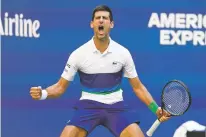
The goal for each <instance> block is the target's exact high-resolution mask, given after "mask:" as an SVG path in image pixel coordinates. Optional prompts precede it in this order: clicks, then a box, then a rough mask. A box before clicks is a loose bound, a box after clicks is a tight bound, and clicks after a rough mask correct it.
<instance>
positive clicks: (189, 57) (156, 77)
mask: <svg viewBox="0 0 206 137" xmlns="http://www.w3.org/2000/svg"><path fill="white" fill-rule="evenodd" d="M99 4H107V5H109V6H110V7H111V8H112V10H113V12H114V20H115V27H114V29H113V30H112V32H111V37H112V38H113V39H114V40H115V41H117V42H119V43H120V44H122V45H124V46H125V47H127V48H128V49H129V50H130V51H131V53H132V56H133V58H134V61H135V64H136V68H137V72H138V74H139V77H140V79H141V80H142V82H143V83H144V84H145V86H146V87H147V88H148V90H149V91H150V93H151V94H152V95H153V97H154V98H155V99H156V100H157V102H158V103H159V100H160V97H159V96H160V94H161V89H162V87H163V86H164V84H165V83H166V82H167V81H168V80H171V79H180V80H182V81H184V82H185V83H186V85H188V87H189V88H190V91H191V94H192V96H193V103H192V106H191V109H190V110H189V111H188V112H187V113H186V114H185V115H183V116H181V117H174V118H172V119H171V120H170V121H168V122H166V123H164V124H162V125H161V126H160V127H159V129H158V130H157V132H156V133H155V135H154V137H172V135H173V133H174V131H175V129H176V128H177V127H178V126H179V125H180V124H182V123H183V122H185V121H188V120H195V121H197V122H199V123H201V124H203V125H206V118H205V117H206V46H193V45H192V44H191V43H188V44H187V45H186V46H178V45H172V46H163V45H160V44H159V39H160V37H159V33H160V30H159V29H158V28H148V26H147V25H148V21H149V18H150V16H151V13H152V12H156V13H196V14H198V13H199V14H205V11H206V1H205V0H168V1H163V0H156V1H149V0H127V1H126V0H124V1H109V0H104V1H103V0H102V1H100V0H95V1H89V2H88V1H83V0H75V1H72V0H58V1H57V0H18V1H14V0H3V1H2V11H1V16H2V20H3V18H4V13H5V12H8V13H9V16H10V17H14V14H20V13H22V14H23V15H24V18H29V19H32V20H39V21H40V23H41V26H40V29H39V31H38V32H39V33H40V37H39V38H20V37H15V36H11V37H6V36H2V37H1V50H2V53H1V61H2V72H1V78H2V83H1V85H2V89H1V94H2V96H1V97H2V98H1V102H2V107H1V109H2V122H1V124H2V137H37V136H38V137H57V136H59V135H60V133H61V131H62V129H63V128H64V126H65V124H66V122H67V121H68V120H69V119H70V118H71V116H72V114H73V110H72V105H73V104H74V103H75V101H76V100H78V99H79V97H80V90H79V86H78V85H79V81H78V80H79V79H78V77H76V78H75V81H74V82H73V83H72V84H71V85H70V87H69V88H68V90H67V92H66V93H65V94H64V95H63V96H62V97H61V98H58V99H53V100H46V101H34V100H32V99H31V97H30V95H29V90H30V87H31V86H39V85H41V86H42V87H47V86H49V85H51V84H54V83H55V82H56V81H57V80H58V79H59V78H60V76H61V73H62V72H63V69H64V66H65V63H66V61H67V58H68V56H69V54H70V53H71V52H72V51H73V50H74V49H76V48H78V47H79V46H80V45H82V44H83V43H85V42H87V41H88V40H89V39H91V37H92V35H93V31H92V29H90V27H89V23H90V20H91V13H92V10H93V8H94V7H95V6H96V5H99ZM199 30H202V31H205V29H204V28H203V29H199ZM123 87H124V89H127V92H124V95H125V100H126V101H127V102H128V103H129V104H131V105H132V106H133V108H135V109H137V110H138V111H139V115H138V116H137V117H139V118H140V121H141V125H140V126H141V128H142V130H143V131H144V132H146V130H147V129H148V128H149V127H150V126H151V124H152V123H153V121H154V120H155V119H156V117H155V115H153V114H152V113H151V111H150V110H149V109H148V108H147V107H146V106H145V105H144V104H143V103H141V102H140V101H139V99H137V98H136V96H135V95H134V93H133V92H132V90H131V87H130V86H129V84H128V81H127V80H126V79H125V80H124V81H123ZM89 137H112V134H111V133H110V132H109V131H108V130H107V129H105V128H103V127H97V128H96V129H95V130H94V131H93V132H92V133H91V135H89Z"/></svg>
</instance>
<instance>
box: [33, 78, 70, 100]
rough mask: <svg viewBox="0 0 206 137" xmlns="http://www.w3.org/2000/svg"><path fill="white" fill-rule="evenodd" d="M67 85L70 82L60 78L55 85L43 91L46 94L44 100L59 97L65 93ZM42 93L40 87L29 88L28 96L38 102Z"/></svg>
mask: <svg viewBox="0 0 206 137" xmlns="http://www.w3.org/2000/svg"><path fill="white" fill-rule="evenodd" d="M69 83H70V82H69V81H68V80H66V79H64V78H62V77H61V78H60V79H59V81H58V82H57V83H56V84H54V85H51V86H49V87H48V88H46V89H45V90H44V92H47V93H46V94H47V95H46V96H47V97H46V98H57V97H60V96H61V95H62V94H63V93H64V92H65V91H66V89H67V87H68V85H69ZM42 93H43V90H42V89H41V87H31V89H30V95H31V97H32V98H33V99H35V100H40V99H41V97H42ZM43 94H44V93H43Z"/></svg>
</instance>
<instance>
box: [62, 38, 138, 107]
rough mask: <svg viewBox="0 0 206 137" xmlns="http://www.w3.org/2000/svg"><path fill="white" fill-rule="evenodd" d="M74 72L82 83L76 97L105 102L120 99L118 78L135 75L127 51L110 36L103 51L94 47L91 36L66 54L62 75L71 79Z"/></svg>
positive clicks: (120, 91) (119, 79) (121, 98)
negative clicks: (78, 95)
mask: <svg viewBox="0 0 206 137" xmlns="http://www.w3.org/2000/svg"><path fill="white" fill-rule="evenodd" d="M77 72H78V74H79V76H80V82H81V85H82V96H81V98H80V100H83V99H87V100H94V101H98V102H101V103H105V104H113V103H116V102H119V101H123V96H122V92H123V91H122V89H121V80H122V76H124V77H127V78H134V77H137V72H136V69H135V65H134V62H133V59H132V56H131V54H130V52H129V51H128V50H127V49H126V48H125V47H123V46H121V45H120V44H118V43H116V42H115V41H113V40H112V39H111V38H110V43H109V46H108V48H107V49H106V50H105V52H104V53H101V52H100V51H99V50H97V48H96V46H95V44H94V41H93V38H92V39H91V40H90V41H88V42H87V43H85V44H84V45H82V46H81V47H79V48H78V49H76V50H75V51H73V52H72V54H71V55H70V57H69V59H68V61H67V64H66V66H65V69H64V71H63V73H62V77H63V78H64V79H66V80H68V81H73V79H74V76H75V75H76V73H77Z"/></svg>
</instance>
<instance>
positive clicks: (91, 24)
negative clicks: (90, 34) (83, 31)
mask: <svg viewBox="0 0 206 137" xmlns="http://www.w3.org/2000/svg"><path fill="white" fill-rule="evenodd" d="M90 27H91V28H92V29H93V28H94V26H93V21H91V22H90Z"/></svg>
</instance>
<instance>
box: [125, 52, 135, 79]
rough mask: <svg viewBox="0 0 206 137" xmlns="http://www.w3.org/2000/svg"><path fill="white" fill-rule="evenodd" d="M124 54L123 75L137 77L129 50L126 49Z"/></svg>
mask: <svg viewBox="0 0 206 137" xmlns="http://www.w3.org/2000/svg"><path fill="white" fill-rule="evenodd" d="M124 56H125V64H124V69H123V70H124V77H127V78H135V77H137V72H136V68H135V64H134V61H133V59H132V56H131V54H130V52H129V51H128V50H127V51H126V52H125V54H124Z"/></svg>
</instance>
